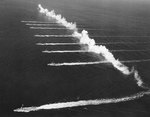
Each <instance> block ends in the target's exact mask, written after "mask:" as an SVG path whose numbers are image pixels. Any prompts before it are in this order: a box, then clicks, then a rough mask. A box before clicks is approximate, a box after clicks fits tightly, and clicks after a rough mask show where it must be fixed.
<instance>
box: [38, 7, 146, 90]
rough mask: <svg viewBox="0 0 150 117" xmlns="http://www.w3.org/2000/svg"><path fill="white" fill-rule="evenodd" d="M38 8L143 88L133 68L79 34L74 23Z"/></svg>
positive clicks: (92, 40)
mask: <svg viewBox="0 0 150 117" xmlns="http://www.w3.org/2000/svg"><path fill="white" fill-rule="evenodd" d="M38 7H39V12H40V13H43V14H45V15H46V16H47V17H50V18H52V19H55V20H56V22H57V23H59V24H61V25H63V26H65V27H66V28H67V29H69V30H72V31H73V34H72V36H73V37H75V38H77V39H78V40H79V42H80V43H82V44H87V45H88V51H90V52H94V53H97V54H100V55H102V56H103V57H104V58H105V60H106V61H109V62H110V63H111V64H112V65H113V66H114V68H116V69H118V70H119V71H120V72H122V73H123V74H125V75H130V74H134V77H135V80H136V81H137V85H138V86H139V87H144V86H143V85H144V83H143V81H142V79H141V77H140V76H139V74H138V72H137V70H135V69H134V68H132V70H130V69H129V68H128V67H127V66H125V65H124V64H123V63H121V62H120V61H119V60H118V59H115V57H114V55H113V54H112V53H111V52H110V51H109V50H108V49H107V48H106V47H105V46H103V45H96V44H95V40H94V39H92V38H90V37H89V35H88V32H87V31H86V30H83V31H82V32H81V33H80V32H78V29H77V26H76V23H72V22H71V23H70V22H67V20H66V19H65V18H64V17H62V16H61V15H60V14H58V15H57V14H56V13H55V12H54V10H52V11H49V10H48V9H44V8H43V7H42V6H41V5H40V4H39V5H38ZM139 82H140V83H139ZM145 88H146V87H145Z"/></svg>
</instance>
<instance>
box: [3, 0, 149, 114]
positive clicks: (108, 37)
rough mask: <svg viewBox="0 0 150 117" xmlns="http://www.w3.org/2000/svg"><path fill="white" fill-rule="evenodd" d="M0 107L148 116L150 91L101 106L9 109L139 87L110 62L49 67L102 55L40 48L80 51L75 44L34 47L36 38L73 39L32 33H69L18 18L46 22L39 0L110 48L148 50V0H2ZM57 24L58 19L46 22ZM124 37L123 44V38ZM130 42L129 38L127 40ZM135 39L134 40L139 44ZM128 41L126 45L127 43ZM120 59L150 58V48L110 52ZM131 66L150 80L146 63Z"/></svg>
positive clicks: (121, 93)
mask: <svg viewBox="0 0 150 117" xmlns="http://www.w3.org/2000/svg"><path fill="white" fill-rule="evenodd" d="M0 3H1V4H0V11H1V12H2V14H0V19H1V21H0V53H1V54H0V112H1V115H2V116H27V117H28V116H35V117H37V116H40V117H43V116H59V117H62V116H65V117H66V116H76V117H78V116H86V117H87V116H90V117H93V116H96V117H98V116H104V117H113V116H114V117H116V116H131V117H137V116H148V115H149V108H150V106H149V102H150V100H149V96H144V97H143V98H141V99H138V100H134V101H130V102H123V103H118V104H108V105H99V106H87V107H77V108H69V109H62V110H50V111H49V110H48V111H39V112H34V113H29V114H26V113H25V114H24V113H23V114H20V113H14V112H13V109H15V108H18V107H21V106H22V104H24V106H38V105H43V104H47V103H53V102H64V101H75V100H81V99H97V98H99V99H100V98H116V97H123V96H128V95H131V94H134V93H137V92H139V91H143V89H141V88H139V87H138V86H137V85H136V82H135V81H134V79H133V78H132V76H128V77H126V76H123V75H122V74H121V73H120V72H119V71H117V70H116V69H114V68H113V67H112V66H111V65H110V64H100V65H88V66H69V67H68V66H63V67H48V66H47V64H48V63H52V62H55V63H61V62H80V61H81V62H89V61H98V60H99V59H100V58H99V57H98V56H97V55H95V54H89V53H65V54H58V53H55V54H45V53H42V51H44V50H54V51H55V50H56V51H57V50H80V49H81V47H80V46H79V45H67V46H64V45H61V46H37V45H36V43H54V42H55V43H75V42H76V40H74V39H72V38H68V37H67V38H64V37H63V38H62V37H60V38H57V39H56V38H36V37H34V35H36V34H41V35H47V34H48V35H64V34H68V35H69V34H71V32H70V31H68V30H31V29H30V28H29V27H30V26H28V25H25V24H26V23H23V22H21V21H22V20H34V21H45V22H47V21H49V20H48V19H47V18H46V17H44V16H43V15H41V14H39V13H38V11H37V5H38V3H41V4H43V5H45V7H47V8H48V9H50V10H52V9H54V10H56V12H58V13H60V14H62V15H63V16H65V17H66V18H67V19H68V20H69V21H74V22H77V26H78V25H79V26H78V27H80V28H81V29H82V28H83V29H89V28H90V29H101V30H89V35H90V36H92V35H93V36H95V35H96V36H101V37H94V39H95V40H96V43H108V42H109V43H112V42H115V43H118V42H119V43H120V42H121V44H108V45H106V47H107V48H109V49H110V50H146V49H147V50H148V49H150V40H149V38H150V37H149V36H150V34H149V27H150V23H149V13H148V9H149V8H148V7H147V4H144V3H130V4H129V3H126V2H123V3H122V2H121V3H120V2H116V1H115V2H97V1H94V2H90V1H88V2H86V3H85V0H82V1H76V2H73V1H67V0H65V1H59V0H57V1H40V0H39V1H30V2H25V1H23V0H22V1H20V2H19V1H17V0H13V1H12V2H10V1H1V2H0ZM48 27H53V28H58V27H61V26H58V25H57V24H54V25H53V26H48ZM124 42H126V43H124ZM131 42H132V43H131ZM137 42H138V43H137ZM129 43H130V44H129ZM113 54H114V55H115V57H116V58H118V59H119V60H141V59H150V51H121V52H114V53H113ZM126 65H127V66H130V67H131V66H135V67H136V69H138V71H139V73H140V75H141V76H142V79H143V81H144V82H145V83H146V84H148V85H149V84H150V81H149V75H150V73H149V68H150V62H141V63H128V64H126Z"/></svg>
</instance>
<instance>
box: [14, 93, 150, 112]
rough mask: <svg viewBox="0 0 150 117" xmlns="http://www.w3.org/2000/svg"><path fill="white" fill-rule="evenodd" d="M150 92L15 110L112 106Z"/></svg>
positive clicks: (16, 110) (28, 110)
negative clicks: (111, 104)
mask: <svg viewBox="0 0 150 117" xmlns="http://www.w3.org/2000/svg"><path fill="white" fill-rule="evenodd" d="M149 94H150V92H149V91H147V92H140V93H137V94H134V95H131V96H127V97H123V98H110V99H95V100H79V101H72V102H60V103H52V104H45V105H41V106H38V107H22V108H18V109H15V110H14V111H15V112H30V111H38V110H52V109H62V108H71V107H78V106H87V105H100V104H110V103H119V102H125V101H131V100H135V99H138V98H141V97H143V96H144V95H149Z"/></svg>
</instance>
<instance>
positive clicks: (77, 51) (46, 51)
mask: <svg viewBox="0 0 150 117" xmlns="http://www.w3.org/2000/svg"><path fill="white" fill-rule="evenodd" d="M72 45H73V44H72ZM141 51H150V50H110V52H141ZM42 52H43V53H87V52H91V51H88V50H51V51H49V50H44V51H42Z"/></svg>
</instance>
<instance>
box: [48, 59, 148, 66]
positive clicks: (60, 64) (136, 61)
mask: <svg viewBox="0 0 150 117" xmlns="http://www.w3.org/2000/svg"><path fill="white" fill-rule="evenodd" d="M121 62H122V63H139V62H150V59H141V60H124V61H121ZM103 63H110V62H109V61H95V62H70V63H49V64H47V65H48V66H81V65H97V64H103Z"/></svg>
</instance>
